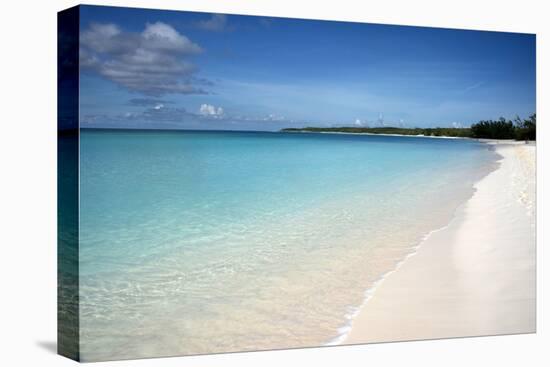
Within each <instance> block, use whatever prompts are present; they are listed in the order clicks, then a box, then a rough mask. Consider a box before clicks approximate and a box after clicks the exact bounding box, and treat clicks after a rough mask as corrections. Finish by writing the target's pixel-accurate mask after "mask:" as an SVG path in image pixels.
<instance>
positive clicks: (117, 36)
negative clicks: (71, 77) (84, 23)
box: [80, 22, 207, 97]
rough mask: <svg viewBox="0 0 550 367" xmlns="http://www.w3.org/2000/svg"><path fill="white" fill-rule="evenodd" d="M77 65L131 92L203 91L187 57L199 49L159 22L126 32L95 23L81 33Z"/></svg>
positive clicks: (154, 93)
mask: <svg viewBox="0 0 550 367" xmlns="http://www.w3.org/2000/svg"><path fill="white" fill-rule="evenodd" d="M80 40H81V45H80V65H81V67H82V68H83V70H88V71H91V72H95V73H97V74H99V75H100V76H102V77H104V78H105V79H108V80H111V81H112V82H114V83H116V84H118V85H120V86H122V87H124V88H126V89H128V90H129V91H133V92H140V93H143V94H144V95H147V96H154V97H160V96H163V95H166V94H206V93H207V92H206V91H205V90H203V89H202V88H201V87H200V86H199V85H205V84H206V83H197V82H196V81H197V80H199V79H198V78H196V77H195V73H196V72H197V67H196V66H195V65H194V64H193V63H191V61H190V60H189V58H190V57H191V56H193V55H197V54H199V53H201V52H202V48H201V47H200V46H199V45H198V44H196V43H194V42H192V41H191V40H190V39H189V38H187V37H186V36H184V35H183V34H181V33H179V32H178V31H177V30H175V29H174V28H173V27H172V26H170V25H168V24H166V23H162V22H156V23H147V24H146V25H145V29H144V30H143V31H142V32H141V33H138V32H125V31H123V30H122V29H120V28H119V27H118V26H117V25H116V24H100V23H95V24H92V25H90V27H89V28H88V29H87V30H85V31H84V32H83V33H82V35H81V39H80Z"/></svg>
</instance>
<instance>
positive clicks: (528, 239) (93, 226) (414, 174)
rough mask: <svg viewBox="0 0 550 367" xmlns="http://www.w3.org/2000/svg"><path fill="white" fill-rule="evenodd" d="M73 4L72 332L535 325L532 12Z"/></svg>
mask: <svg viewBox="0 0 550 367" xmlns="http://www.w3.org/2000/svg"><path fill="white" fill-rule="evenodd" d="M58 17H59V18H58V20H59V21H58V27H59V29H58V30H59V34H58V36H59V48H58V51H59V52H58V110H59V112H58V188H59V190H58V198H59V200H58V203H59V205H58V208H59V209H58V210H59V211H58V222H59V226H58V228H59V230H58V237H59V242H58V246H59V248H58V253H59V257H58V349H59V353H60V354H62V355H64V356H67V357H69V358H72V359H75V360H79V361H86V362H87V361H105V360H117V359H132V358H146V357H163V356H180V355H182V356H183V355H196V354H207V353H225V352H238V351H256V350H273V349H285V348H302V347H321V346H329V345H342V344H358V343H372V342H389V341H405V340H419V339H434V338H450V337H466V336H480V335H500V334H513V333H532V332H535V316H536V312H535V311H536V310H535V298H536V297H535V296H536V294H535V262H536V261H535V260H536V258H535V251H536V245H535V214H536V200H535V168H536V167H535V138H536V133H535V130H536V114H535V112H536V105H535V99H536V98H535V97H536V96H535V35H533V34H519V33H507V32H489V31H473V30H457V29H442V28H427V27H411V26H398V25H382V24H363V23H352V22H343V21H327V20H305V19H290V18H274V17H265V16H242V15H225V14H207V13H197V12H185V11H167V10H153V9H134V8H119V7H100V6H87V5H86V6H77V7H74V8H71V9H68V10H65V11H62V12H60V13H59V15H58Z"/></svg>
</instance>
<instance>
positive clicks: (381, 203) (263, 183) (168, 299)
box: [79, 130, 498, 361]
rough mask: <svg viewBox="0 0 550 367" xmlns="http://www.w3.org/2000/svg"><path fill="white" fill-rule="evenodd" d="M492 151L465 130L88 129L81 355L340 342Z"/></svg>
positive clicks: (83, 151)
mask: <svg viewBox="0 0 550 367" xmlns="http://www.w3.org/2000/svg"><path fill="white" fill-rule="evenodd" d="M497 157H498V156H497V155H496V153H495V152H494V151H492V150H491V149H490V148H489V146H488V145H486V144H482V143H478V142H476V141H473V140H462V139H434V138H420V137H394V136H391V137H390V136H367V135H344V134H313V133H311V134H306V133H271V132H220V131H152V130H82V131H81V133H80V228H79V229H80V232H79V233H80V254H79V256H80V257H79V265H80V310H79V312H80V328H81V330H80V342H81V358H82V360H84V361H95V360H106V359H124V358H139V357H151V356H170V355H186V354H201V353H215V352H229V351H243V350H258V349H279V348H293V347H305V346H320V345H326V344H330V343H334V342H338V340H340V338H341V337H342V336H343V335H345V333H346V332H347V331H348V330H349V325H350V323H351V321H352V319H353V315H354V313H355V312H356V311H357V308H358V307H359V306H360V305H361V304H362V303H363V301H364V299H365V296H366V294H368V291H369V289H370V288H371V287H372V286H373V284H374V283H376V282H377V281H378V280H380V279H381V278H382V277H383V276H384V274H386V273H387V272H389V271H391V270H393V269H394V268H395V266H396V265H397V264H398V263H399V262H400V261H402V260H403V259H404V258H405V257H406V256H407V255H409V254H411V253H412V252H414V251H415V248H416V246H418V244H419V243H420V242H421V240H422V238H423V237H425V236H426V235H427V234H428V233H430V231H433V230H436V229H438V228H441V227H443V226H445V225H446V224H447V223H448V222H449V220H450V218H452V216H453V213H454V211H455V209H456V208H457V207H458V206H459V205H461V204H462V203H464V202H465V201H466V200H467V199H468V198H469V197H470V196H471V195H472V193H473V184H474V183H475V182H476V181H478V180H479V179H480V178H482V177H483V176H484V175H486V174H487V173H488V172H490V171H491V170H492V169H494V168H495V167H496V159H497Z"/></svg>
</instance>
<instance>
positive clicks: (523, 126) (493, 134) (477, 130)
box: [281, 114, 537, 140]
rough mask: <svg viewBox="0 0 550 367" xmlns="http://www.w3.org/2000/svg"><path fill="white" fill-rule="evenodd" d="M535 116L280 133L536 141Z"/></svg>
mask: <svg viewBox="0 0 550 367" xmlns="http://www.w3.org/2000/svg"><path fill="white" fill-rule="evenodd" d="M536 124H537V117H536V114H533V115H531V116H530V117H529V118H528V119H525V120H522V119H520V118H519V117H516V118H515V119H514V120H513V121H512V120H506V119H505V118H502V117H501V118H500V119H498V120H496V121H495V120H483V121H480V122H478V123H476V124H473V125H472V126H471V127H467V128H450V127H447V128H445V127H435V128H404V127H304V128H286V129H282V130H281V131H283V132H312V133H323V132H332V133H348V134H395V135H416V136H418V135H420V136H446V137H457V138H476V139H516V140H536Z"/></svg>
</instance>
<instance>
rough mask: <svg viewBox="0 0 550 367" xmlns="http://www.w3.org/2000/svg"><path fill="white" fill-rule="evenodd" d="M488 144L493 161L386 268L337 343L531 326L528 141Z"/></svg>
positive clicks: (531, 149)
mask: <svg viewBox="0 0 550 367" xmlns="http://www.w3.org/2000/svg"><path fill="white" fill-rule="evenodd" d="M488 144H494V146H495V149H496V151H497V153H498V154H499V155H501V156H502V159H501V160H500V166H499V168H498V169H496V170H495V171H493V172H491V173H490V174H489V175H487V176H486V177H484V178H483V179H482V180H481V181H479V182H478V183H477V184H476V185H475V188H476V192H475V193H474V195H473V196H472V197H471V198H470V199H469V200H468V201H467V202H466V203H465V204H464V205H462V206H461V207H460V208H459V209H458V210H457V212H456V215H455V217H454V218H453V220H452V221H451V222H450V223H449V225H448V226H446V227H445V228H443V229H441V230H438V231H435V232H433V233H432V234H430V235H429V236H428V237H427V238H426V240H425V241H424V242H423V243H422V244H421V245H420V246H419V248H418V250H417V252H416V253H415V254H414V255H413V256H411V257H409V258H408V259H407V260H405V261H404V262H403V263H402V264H401V265H400V266H399V267H398V268H397V269H396V271H394V272H392V273H391V274H388V275H387V277H386V278H385V279H384V280H383V281H382V282H381V283H380V284H379V285H378V287H377V288H376V290H375V291H374V294H373V295H372V297H371V298H370V299H369V300H368V301H367V302H366V303H365V304H364V306H363V307H362V309H361V310H360V312H359V314H358V315H357V316H356V318H355V319H354V320H353V324H352V329H351V331H350V333H349V335H348V337H347V338H346V339H345V340H343V341H342V342H341V343H343V344H357V343H370V342H387V341H404V340H421V339H435V338H446V337H464V336H479V335H499V334H510V333H515V334H517V333H532V332H535V328H536V322H535V321H536V302H535V296H536V282H535V280H536V272H535V264H536V256H535V255H536V254H535V252H536V246H535V223H536V221H535V213H536V210H535V202H536V201H535V168H536V167H535V145H526V144H524V143H515V142H509V143H508V142H498V143H496V142H492V143H488Z"/></svg>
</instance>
